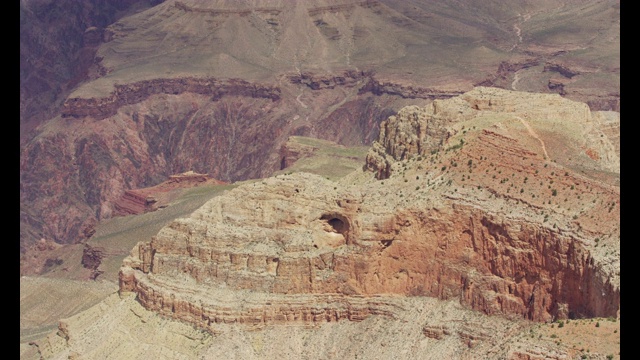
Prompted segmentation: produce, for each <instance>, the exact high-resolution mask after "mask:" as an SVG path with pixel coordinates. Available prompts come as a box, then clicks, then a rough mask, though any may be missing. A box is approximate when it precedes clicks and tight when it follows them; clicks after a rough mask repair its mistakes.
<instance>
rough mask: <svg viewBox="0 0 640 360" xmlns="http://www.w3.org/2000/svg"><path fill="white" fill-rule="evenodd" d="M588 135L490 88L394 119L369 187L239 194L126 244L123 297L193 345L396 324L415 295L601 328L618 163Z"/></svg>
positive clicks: (278, 182) (268, 183)
mask: <svg viewBox="0 0 640 360" xmlns="http://www.w3.org/2000/svg"><path fill="white" fill-rule="evenodd" d="M597 119H598V116H593V115H592V113H591V112H590V111H589V109H588V107H587V106H586V105H585V104H580V103H575V102H572V101H569V100H565V99H562V98H561V97H560V96H557V95H532V94H526V93H517V92H510V91H505V90H498V89H490V88H477V89H475V90H473V91H471V92H468V93H466V94H464V95H462V96H460V97H457V98H453V99H449V100H442V101H436V102H434V103H433V105H430V106H429V107H427V108H418V107H409V108H405V109H403V110H402V111H400V112H399V113H398V114H397V115H396V116H392V117H390V118H389V120H387V121H386V122H385V123H383V125H382V127H383V129H382V130H381V132H380V138H379V141H378V142H376V143H375V144H374V147H373V148H372V150H371V152H372V154H373V155H372V157H371V159H369V160H368V161H367V166H368V168H369V169H371V170H373V171H374V173H375V174H376V175H377V177H378V178H380V179H384V181H380V180H376V179H375V178H374V177H373V176H372V175H373V174H372V172H369V171H363V172H356V173H353V174H351V175H349V176H347V177H345V178H343V179H342V180H340V181H338V182H337V183H336V182H332V181H329V180H327V179H325V178H323V177H320V176H317V175H312V174H306V173H298V174H293V175H280V176H277V177H273V178H268V179H264V180H262V181H258V182H254V183H250V184H246V185H243V186H240V187H238V188H236V189H234V190H232V191H230V192H229V193H227V194H226V195H223V196H220V197H218V198H215V199H213V200H211V201H209V202H208V203H207V204H205V205H204V206H203V207H202V208H200V209H199V210H197V211H196V212H194V213H193V214H192V215H191V216H190V217H189V218H186V219H178V220H176V221H174V222H173V223H171V224H170V225H168V226H167V227H165V228H163V229H162V230H161V231H160V232H159V233H158V235H157V236H155V237H154V238H153V239H152V240H151V241H143V242H140V243H139V244H138V245H137V246H136V247H135V248H134V249H133V250H132V252H131V256H129V257H128V258H127V259H125V262H124V264H123V267H122V269H121V272H120V291H121V292H130V291H132V292H135V293H137V297H138V300H139V301H140V303H141V304H142V305H143V306H145V307H146V308H148V309H152V310H155V311H158V312H160V313H162V314H165V315H168V316H171V317H174V318H178V319H182V320H185V321H188V322H191V323H194V324H196V325H198V326H200V327H203V328H208V329H212V328H213V327H214V326H215V325H216V324H218V323H234V322H237V323H251V324H256V323H273V322H284V321H302V322H314V321H334V320H339V319H351V320H360V319H362V318H364V317H366V316H369V315H375V314H379V315H386V316H394V298H397V296H417V295H422V296H431V297H437V298H439V299H458V300H459V301H460V303H462V304H464V305H467V306H469V307H471V308H473V309H477V310H480V311H483V312H484V313H487V314H502V315H507V316H513V317H517V318H526V319H531V320H535V321H546V320H551V319H557V318H577V317H591V316H615V315H616V313H617V312H618V311H619V305H620V287H619V240H620V238H619V213H618V211H619V207H618V206H619V187H618V186H617V185H615V179H614V180H611V179H610V178H615V177H616V171H615V170H616V169H619V162H617V163H616V161H618V160H617V157H616V155H615V151H613V150H611V149H612V148H613V146H612V145H611V143H610V142H609V141H608V140H607V138H606V137H605V136H604V135H603V136H602V137H600V136H599V135H600V134H601V133H602V132H601V130H599V123H598V121H597ZM594 152H595V153H598V154H601V156H599V157H597V159H594V157H592V156H589V153H594ZM377 155H379V156H381V157H382V158H383V160H384V161H382V162H376V161H374V160H375V159H376V157H375V156H377ZM607 159H608V160H607ZM380 164H383V166H382V168H383V169H388V171H387V170H384V171H382V172H381V171H380V169H381V167H380V166H379V165H380ZM586 169H591V170H590V171H586ZM382 173H384V176H381V174H382ZM594 174H595V175H598V176H599V178H596V176H595V175H594ZM498 176H499V177H498ZM603 179H604V180H603ZM614 210H615V211H614ZM594 216H595V218H594Z"/></svg>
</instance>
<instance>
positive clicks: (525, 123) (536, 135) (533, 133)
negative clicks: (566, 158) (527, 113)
mask: <svg viewBox="0 0 640 360" xmlns="http://www.w3.org/2000/svg"><path fill="white" fill-rule="evenodd" d="M516 119H518V120H520V122H521V123H522V125H524V127H526V128H527V131H528V132H529V134H530V135H531V136H533V137H534V138H535V139H537V140H538V141H539V142H540V145H541V146H542V152H543V153H544V158H545V159H550V157H549V154H548V153H547V148H546V147H545V146H544V141H542V139H540V137H539V136H538V134H536V132H535V131H533V128H531V126H530V125H529V123H528V122H527V121H526V120H525V119H523V118H521V117H520V116H516Z"/></svg>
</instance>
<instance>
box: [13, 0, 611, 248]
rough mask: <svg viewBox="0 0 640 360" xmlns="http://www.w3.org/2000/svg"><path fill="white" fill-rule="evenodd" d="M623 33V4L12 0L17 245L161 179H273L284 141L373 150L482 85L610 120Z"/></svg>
mask: <svg viewBox="0 0 640 360" xmlns="http://www.w3.org/2000/svg"><path fill="white" fill-rule="evenodd" d="M561 5H562V6H561ZM65 9H68V10H65ZM120 17H121V19H120V20H119V21H117V22H115V23H113V24H111V22H113V21H115V19H117V18H120ZM62 19H65V20H62ZM68 19H70V20H68ZM67 20H68V22H67ZM585 24H588V25H589V26H585ZM554 26H555V27H554ZM541 29H554V31H542V30H541ZM49 30H51V31H49ZM617 30H619V1H606V2H602V1H595V0H594V1H591V0H590V1H587V3H585V4H580V5H574V4H564V2H557V1H555V0H554V1H550V2H541V3H536V4H531V3H530V2H515V3H512V4H511V6H509V7H503V6H498V5H496V4H488V5H486V6H482V7H478V6H476V4H475V3H474V2H473V1H471V2H467V1H463V2H450V3H446V2H445V3H443V2H440V1H432V0H421V1H416V2H414V3H411V4H409V3H405V2H397V1H387V0H380V1H353V2H352V1H346V2H342V1H338V0H327V1H324V2H322V3H317V4H316V3H313V4H311V3H306V2H294V3H293V4H288V5H287V4H284V3H283V2H281V1H274V0H258V1H252V2H237V1H226V0H216V1H211V2H206V3H205V2H202V1H199V0H183V1H179V2H174V1H169V2H161V1H155V0H154V1H149V2H147V1H143V2H137V1H129V0H125V1H118V2H115V3H114V2H109V3H106V2H104V1H97V0H96V1H92V2H90V3H87V4H84V5H83V6H82V7H80V8H77V7H72V6H64V4H62V5H61V3H60V4H59V3H56V4H53V3H50V2H49V1H43V0H38V1H29V2H24V3H21V123H24V124H26V123H29V124H28V126H24V128H25V129H33V131H32V132H27V131H26V130H25V131H24V132H25V135H24V136H23V137H22V142H21V144H22V148H21V168H20V171H21V192H20V194H21V215H20V216H21V250H22V251H23V252H24V251H26V249H28V248H29V245H30V244H32V243H34V242H35V241H38V240H39V239H40V238H45V239H47V240H53V241H56V242H58V243H78V242H82V241H84V240H86V239H87V238H88V236H89V234H90V233H91V231H92V230H91V229H92V228H93V227H94V226H95V224H96V223H97V222H99V221H101V220H104V219H107V218H109V217H110V216H111V214H113V212H114V202H115V201H117V200H118V199H120V198H121V196H122V195H123V194H124V193H125V192H126V191H127V190H132V189H136V188H142V187H149V186H153V185H156V184H158V183H160V182H161V181H163V180H165V179H167V177H168V176H169V175H170V174H175V173H178V172H183V171H187V170H194V171H198V172H201V173H206V174H208V175H210V176H213V177H215V178H218V179H221V180H223V181H235V180H245V179H249V178H256V177H264V176H269V175H270V174H272V172H273V171H275V170H278V169H279V168H280V158H279V157H278V152H279V150H280V148H281V146H282V145H283V144H284V142H285V141H286V139H287V138H288V136H290V135H302V136H311V137H317V138H322V139H326V140H330V141H335V142H338V143H339V144H342V145H369V144H371V142H372V141H373V140H374V139H376V138H377V136H378V125H379V122H380V121H382V120H383V119H386V118H387V117H388V116H389V115H391V114H393V113H395V112H397V111H398V110H399V109H400V108H402V107H403V106H405V105H408V104H417V103H419V105H421V106H423V105H425V104H426V103H427V102H429V101H431V100H432V99H442V98H447V97H451V96H454V95H457V94H460V93H461V92H463V91H468V90H470V89H472V88H473V86H474V85H476V84H485V85H489V84H490V85H493V86H499V87H503V88H509V89H518V90H527V91H537V92H540V91H542V92H560V93H562V94H564V96H566V97H568V98H572V99H579V100H583V101H586V102H588V103H589V104H592V109H602V110H617V109H618V108H619V50H618V49H617V47H619V41H618V39H619V34H618V33H617V32H616V31H617ZM61 39H67V40H68V41H69V43H64V44H58V43H59V42H61V41H62V40H61ZM23 45H24V46H23ZM58 49H61V50H58ZM601 54H607V56H602V55H601ZM451 59H456V60H455V61H452V60H451ZM61 84H62V85H61ZM40 123H42V126H39V127H37V128H34V127H35V125H36V124H40ZM24 124H23V125H24ZM265 129H266V130H265ZM27 133H28V136H27V135H26V134H27Z"/></svg>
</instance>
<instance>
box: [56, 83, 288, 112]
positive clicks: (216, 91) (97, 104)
mask: <svg viewBox="0 0 640 360" xmlns="http://www.w3.org/2000/svg"><path fill="white" fill-rule="evenodd" d="M114 88H115V89H114V91H113V92H112V93H111V95H110V96H108V97H104V98H82V97H75V98H70V99H67V100H66V101H65V102H64V104H63V105H62V116H63V117H82V116H92V117H94V118H96V119H104V118H106V117H109V116H113V115H115V114H116V112H117V111H118V109H119V108H120V107H122V106H124V105H130V104H136V103H139V102H141V101H143V100H145V99H147V98H148V97H149V96H151V95H156V94H171V95H177V94H182V93H185V92H189V93H194V94H200V95H209V96H211V100H218V99H220V98H221V97H223V96H226V95H229V96H232V95H236V96H247V97H251V98H264V99H271V100H273V101H275V100H278V99H280V89H279V88H278V87H277V86H272V85H266V84H258V83H250V82H248V81H245V80H241V79H226V80H220V79H215V78H195V77H185V78H174V79H153V80H145V81H138V82H135V83H130V84H124V85H119V84H116V85H114Z"/></svg>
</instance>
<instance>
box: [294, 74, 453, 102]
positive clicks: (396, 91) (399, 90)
mask: <svg viewBox="0 0 640 360" xmlns="http://www.w3.org/2000/svg"><path fill="white" fill-rule="evenodd" d="M289 81H291V83H293V84H303V85H306V86H307V87H309V88H310V89H312V90H322V89H333V88H335V87H336V86H338V87H355V86H358V87H359V90H358V93H359V94H365V93H371V94H374V95H378V96H380V95H384V94H387V95H394V96H399V97H401V98H403V99H431V100H433V99H448V98H450V97H454V96H457V95H460V94H462V93H463V91H446V90H440V89H436V88H429V87H421V86H416V85H414V84H402V83H400V82H397V81H384V80H379V79H376V77H375V72H374V71H372V70H368V71H355V70H347V71H343V72H342V73H341V74H339V75H319V74H314V73H310V72H305V73H302V74H300V75H292V76H289Z"/></svg>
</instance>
